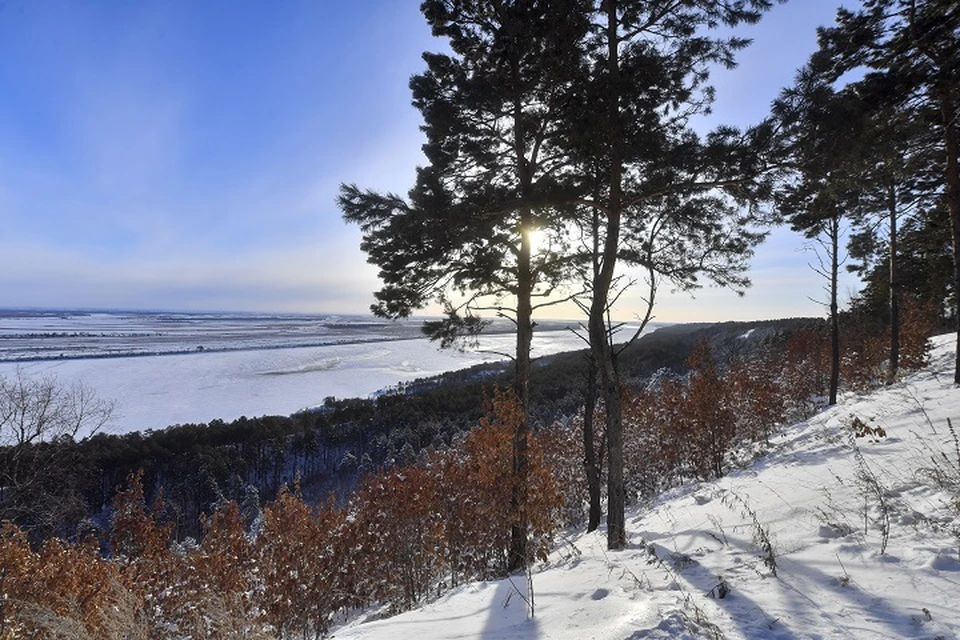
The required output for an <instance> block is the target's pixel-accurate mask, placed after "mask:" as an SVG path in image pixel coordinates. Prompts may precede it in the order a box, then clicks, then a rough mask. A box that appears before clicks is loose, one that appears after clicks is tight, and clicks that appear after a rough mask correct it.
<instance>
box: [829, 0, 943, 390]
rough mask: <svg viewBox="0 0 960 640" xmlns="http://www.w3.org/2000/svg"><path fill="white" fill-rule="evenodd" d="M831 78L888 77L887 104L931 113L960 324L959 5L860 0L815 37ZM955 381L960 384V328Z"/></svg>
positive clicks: (940, 1) (919, 0) (938, 1)
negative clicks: (852, 74)
mask: <svg viewBox="0 0 960 640" xmlns="http://www.w3.org/2000/svg"><path fill="white" fill-rule="evenodd" d="M819 36H820V43H821V49H822V50H824V51H825V52H827V55H828V56H829V58H830V60H831V61H832V68H833V77H834V78H839V77H840V76H841V75H843V74H844V73H846V72H849V71H851V70H862V69H866V70H872V71H875V72H877V73H879V74H883V75H886V76H887V77H888V79H889V82H890V83H891V84H893V85H895V86H896V87H897V91H895V92H890V93H889V94H888V96H887V98H888V100H889V101H890V102H893V103H898V104H909V105H913V106H914V108H917V109H919V110H923V111H924V112H926V113H928V114H929V121H930V122H931V124H932V125H933V129H934V130H935V131H936V134H937V135H936V144H935V146H934V149H935V151H936V152H937V153H938V155H939V156H940V161H939V164H940V175H941V185H940V187H941V189H942V194H943V200H944V202H945V203H946V207H947V210H948V211H949V214H950V220H951V231H952V244H953V294H954V297H953V305H952V310H953V314H952V315H953V318H954V322H955V323H957V322H960V296H958V295H957V292H958V291H960V118H958V114H960V6H958V5H957V3H956V2H954V1H953V0H864V2H863V6H862V8H861V9H860V10H858V11H856V12H854V11H849V10H846V9H840V10H839V11H838V12H837V25H836V26H835V27H832V28H830V29H823V30H821V31H820V33H819ZM957 346H958V349H957V359H956V367H955V373H954V382H956V383H958V384H960V326H958V331H957Z"/></svg>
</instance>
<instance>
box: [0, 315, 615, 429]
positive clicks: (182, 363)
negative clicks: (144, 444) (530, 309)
mask: <svg viewBox="0 0 960 640" xmlns="http://www.w3.org/2000/svg"><path fill="white" fill-rule="evenodd" d="M419 324H420V321H419V320H411V321H409V322H406V323H390V322H384V321H382V320H377V319H374V318H372V317H364V316H289V315H278V316H271V315H252V314H167V313H126V312H109V313H86V312H83V313H77V312H43V313H39V312H33V313H27V312H7V313H6V314H4V313H0V376H7V377H10V376H13V375H16V370H17V369H18V368H19V369H21V370H22V371H24V372H26V373H27V374H30V375H52V376H55V377H56V379H57V380H58V381H59V382H61V383H63V384H67V385H69V384H72V383H73V382H83V383H84V384H86V385H88V386H90V387H92V388H93V390H94V391H95V392H96V393H97V395H98V396H99V397H101V398H103V399H106V400H111V401H114V402H115V403H116V411H115V415H114V418H113V420H112V421H111V422H110V423H108V424H107V425H105V427H104V428H103V429H102V431H103V432H106V433H126V432H129V431H137V430H145V429H162V428H164V427H167V426H170V425H173V424H185V423H201V422H209V421H211V420H213V419H217V418H219V419H222V420H225V421H230V420H234V419H236V418H239V417H240V416H244V415H245V416H248V417H253V416H261V415H289V414H291V413H294V412H296V411H299V410H301V409H305V408H309V407H312V406H316V405H319V404H321V403H322V402H323V400H324V398H326V397H328V396H334V397H337V398H351V397H366V396H369V395H370V394H372V393H375V392H377V391H379V390H382V389H385V388H387V387H391V386H394V385H396V384H398V383H400V382H406V381H410V380H415V379H417V378H424V377H429V376H434V375H437V374H440V373H444V372H446V371H454V370H457V369H463V368H466V367H470V366H472V365H475V364H479V363H482V362H490V361H495V360H502V359H503V356H502V355H500V354H502V353H510V352H511V351H513V349H514V338H513V336H512V335H510V334H506V333H500V334H493V335H489V336H486V337H484V338H483V339H482V340H481V344H480V347H479V348H478V349H474V350H470V351H465V352H461V351H457V350H455V349H445V350H440V349H438V347H437V345H436V344H435V343H431V342H429V341H428V340H425V339H423V338H420V337H417V336H419V335H420V331H419ZM564 324H565V323H549V322H547V323H541V327H543V328H544V329H545V330H542V331H538V332H537V333H536V335H535V337H534V342H533V354H534V356H535V357H536V356H541V355H547V354H551V353H558V352H561V351H568V350H571V349H580V348H583V346H584V343H583V342H582V340H580V338H578V337H577V336H576V335H574V334H573V333H572V332H571V331H569V330H566V329H563V328H562V327H563V325H564ZM629 329H630V327H627V328H625V329H624V331H627V330H629ZM198 347H204V348H203V349H198ZM158 354H159V355H158ZM84 435H86V434H83V433H81V434H78V436H79V437H82V436H84Z"/></svg>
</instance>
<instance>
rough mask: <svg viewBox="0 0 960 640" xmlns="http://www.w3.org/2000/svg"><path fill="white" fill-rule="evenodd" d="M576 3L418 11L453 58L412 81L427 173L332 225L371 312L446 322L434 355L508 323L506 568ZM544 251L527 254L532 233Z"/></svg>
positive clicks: (354, 205) (357, 199)
mask: <svg viewBox="0 0 960 640" xmlns="http://www.w3.org/2000/svg"><path fill="white" fill-rule="evenodd" d="M580 4H581V3H580V2H579V1H578V0H554V1H553V2H546V1H542V2H521V1H514V2H509V1H505V0H427V1H426V2H424V3H423V5H422V7H421V9H422V11H423V13H424V15H425V17H426V18H427V21H428V22H429V23H430V25H431V26H432V28H433V33H434V35H436V36H442V37H445V38H447V39H448V42H449V44H450V48H451V50H452V55H447V54H434V53H427V54H424V60H425V61H426V63H427V71H426V72H425V73H423V74H420V75H417V76H415V77H414V78H413V79H412V80H411V89H412V91H413V97H414V105H415V106H416V107H417V108H418V109H419V110H420V111H421V113H422V114H423V118H424V124H423V127H422V129H423V131H424V133H425V134H426V137H427V142H426V144H425V145H424V148H423V150H424V153H425V155H426V156H427V160H428V165H427V166H425V167H422V168H420V169H419V170H418V176H417V182H416V185H415V186H414V187H413V189H411V191H410V194H409V200H404V199H402V198H399V197H397V196H395V195H391V194H387V195H380V194H376V193H373V192H363V191H361V190H359V189H358V188H357V187H356V186H353V185H349V186H347V185H344V186H342V187H341V195H340V199H339V203H340V207H341V209H342V210H343V212H344V217H345V219H346V220H347V221H349V222H354V223H357V224H359V225H360V226H361V229H362V230H363V233H364V240H363V244H362V245H361V248H362V249H363V250H364V251H366V252H367V253H368V255H369V261H370V262H372V263H374V264H376V265H377V266H378V267H380V277H381V279H382V280H383V282H384V285H385V286H384V287H383V289H381V290H380V291H379V292H377V293H376V297H377V299H378V303H377V304H376V305H375V306H374V307H373V310H374V312H375V313H377V314H378V315H382V316H386V317H393V318H396V317H405V316H407V315H409V314H410V313H411V312H412V311H414V310H416V309H420V308H423V307H424V306H426V305H427V304H429V303H430V302H433V301H435V302H439V303H440V304H442V305H443V307H444V309H445V311H446V317H445V319H444V320H441V321H438V322H431V323H427V324H425V326H424V329H425V331H426V332H427V333H428V334H429V335H430V336H431V337H434V338H439V339H440V340H441V341H442V344H445V345H446V344H450V343H452V342H454V341H455V340H456V339H458V338H461V337H464V336H468V337H469V336H475V335H476V334H477V333H479V331H481V330H482V329H483V327H484V326H485V324H486V321H484V320H481V319H480V317H479V315H478V314H479V313H481V312H495V313H497V314H499V315H505V314H508V313H512V319H513V320H514V322H515V324H516V328H517V344H516V351H515V355H514V364H515V371H516V375H515V381H514V391H515V393H516V395H517V397H518V399H519V400H520V403H521V406H522V407H523V409H524V416H525V417H524V419H523V420H522V421H520V423H519V425H518V427H517V431H516V434H515V441H514V449H513V458H514V462H513V464H514V471H515V476H516V478H515V484H516V491H515V493H514V495H513V497H512V503H513V504H512V507H513V510H514V511H515V512H517V513H519V514H520V517H519V520H518V522H517V523H515V526H514V532H513V538H514V541H515V544H514V549H513V555H512V558H511V562H510V565H511V568H513V569H516V568H520V567H522V566H524V565H525V563H526V561H527V557H526V556H527V554H526V551H525V539H526V534H525V530H526V524H525V522H524V517H523V513H524V503H525V500H526V497H525V491H526V489H525V487H526V475H527V453H526V449H527V440H528V433H529V424H528V420H527V418H526V413H527V411H528V409H529V378H530V345H531V340H532V336H533V320H532V318H533V314H534V311H535V309H536V307H537V303H536V301H537V300H541V301H543V303H544V304H553V303H556V300H554V299H549V297H550V296H551V294H553V293H554V291H555V290H556V289H557V287H558V286H560V285H561V284H562V283H563V282H564V279H565V276H566V273H567V269H568V268H569V266H570V261H569V258H568V256H567V255H566V252H565V251H564V250H563V244H564V242H565V240H564V238H565V233H564V231H563V230H564V223H563V220H564V216H563V211H562V210H560V209H559V208H558V207H556V206H551V205H549V204H543V203H544V201H551V200H555V198H554V197H553V195H554V194H555V193H556V192H558V191H559V190H561V189H562V186H563V183H564V180H565V177H564V167H565V162H564V160H565V159H564V157H563V156H562V154H559V153H557V150H556V145H555V144H554V142H553V140H554V139H555V138H556V137H557V135H558V131H559V126H560V120H559V119H558V114H559V113H560V111H561V109H560V105H561V103H562V101H563V100H565V99H566V97H565V89H566V83H564V81H563V76H564V73H565V68H566V65H568V64H569V60H570V57H571V53H572V52H573V49H572V48H571V45H572V44H573V43H576V42H578V41H579V40H580V39H581V38H582V35H581V33H582V31H583V29H585V28H586V23H585V22H584V21H583V20H581V19H579V18H581V17H582V16H583V15H584V14H583V11H582V10H581V7H580ZM535 232H539V233H542V234H546V236H547V238H548V239H549V240H550V242H551V250H550V251H543V252H540V253H537V254H534V252H533V242H532V238H533V234H534V233H535Z"/></svg>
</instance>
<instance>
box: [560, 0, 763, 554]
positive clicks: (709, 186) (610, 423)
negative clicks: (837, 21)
mask: <svg viewBox="0 0 960 640" xmlns="http://www.w3.org/2000/svg"><path fill="white" fill-rule="evenodd" d="M770 6H771V2H768V1H765V0H737V1H734V2H712V1H705V0H701V1H696V2H685V3H649V2H642V1H629V0H604V1H603V2H601V3H600V4H599V7H597V8H596V9H594V11H593V13H592V19H591V21H592V25H593V29H592V31H591V33H590V36H589V37H588V38H587V39H586V40H584V42H583V45H582V46H583V54H582V58H581V61H580V67H579V69H578V72H579V75H578V77H577V78H576V79H575V81H574V85H573V88H572V92H573V96H574V100H573V101H572V103H571V105H570V107H569V109H568V115H567V116H566V119H567V121H568V122H570V123H571V125H570V126H569V127H568V131H569V132H570V135H569V136H568V139H567V147H568V149H569V150H570V153H571V158H572V162H573V163H574V164H575V166H576V167H577V173H578V174H579V176H580V178H581V182H580V189H581V194H582V198H581V199H580V200H579V203H580V204H581V205H582V206H583V207H584V208H585V209H586V210H587V213H586V214H585V215H584V219H585V220H591V221H598V222H599V224H597V225H596V227H595V228H596V236H595V237H596V240H595V241H594V242H595V244H594V246H595V247H596V251H597V255H598V258H597V259H596V262H595V263H594V264H595V265H596V268H595V269H593V270H592V272H591V273H590V281H589V286H588V289H589V295H590V303H589V305H586V306H587V307H588V333H589V339H590V345H591V350H592V352H593V357H594V360H595V362H596V363H597V367H598V370H599V381H600V386H601V389H602V394H601V395H602V397H603V401H604V409H605V416H606V438H607V451H606V457H607V468H608V473H607V500H608V508H607V512H608V513H607V535H608V539H607V545H608V547H609V548H611V549H622V548H624V547H625V546H626V529H625V521H624V509H625V500H626V495H625V488H624V487H625V484H624V477H623V465H624V462H623V418H622V414H621V406H620V405H621V398H620V389H621V382H620V375H619V372H618V369H617V362H616V356H617V352H616V350H615V349H614V347H613V345H612V344H611V335H612V332H611V330H610V327H609V324H608V319H609V314H610V311H611V307H612V305H613V303H614V302H615V301H616V298H617V297H618V294H617V284H616V282H617V281H616V273H617V265H618V263H620V264H628V265H629V264H634V265H639V266H641V267H642V268H644V269H645V270H646V271H647V273H648V274H649V278H650V281H649V284H650V295H649V297H648V304H649V307H648V309H652V305H653V300H654V297H655V295H654V294H655V292H656V286H657V279H658V278H665V279H667V280H669V281H671V282H673V283H675V284H679V285H680V286H681V288H683V287H684V286H686V287H693V286H696V285H697V278H698V276H700V275H706V276H707V277H709V278H710V279H712V280H714V281H715V282H717V283H719V284H721V285H732V286H735V287H737V286H745V285H746V284H748V280H747V279H746V278H745V277H743V269H744V268H745V261H746V258H748V257H749V253H750V247H751V246H752V245H753V244H755V243H756V242H758V241H759V240H760V239H761V237H762V236H760V235H759V234H751V233H750V231H749V228H748V227H747V226H746V225H745V224H742V223H744V222H746V221H745V220H740V221H738V222H740V223H741V224H736V223H735V222H733V220H732V219H731V218H730V217H728V216H729V215H730V214H731V213H732V211H733V205H734V204H735V203H737V202H738V201H739V202H741V203H742V202H743V201H744V200H746V199H747V198H749V197H751V196H756V195H758V194H757V192H755V191H754V189H753V188H751V187H756V186H757V185H751V180H752V179H755V178H756V176H757V175H758V174H760V173H761V172H762V165H763V164H764V162H763V156H762V154H759V153H758V149H759V148H760V147H761V146H762V145H761V143H765V142H768V139H767V138H768V135H769V129H767V128H766V127H758V128H757V129H754V130H752V131H750V132H749V133H747V134H743V133H741V132H739V131H736V130H733V129H730V128H724V129H721V130H718V131H717V132H716V133H715V134H714V135H712V136H710V137H709V138H708V139H707V140H706V141H701V140H700V139H699V138H698V136H696V135H695V134H694V133H693V132H692V130H691V129H690V127H689V119H690V117H691V116H692V115H694V114H696V113H699V112H702V111H703V110H704V109H706V107H707V105H708V104H709V102H710V100H711V98H712V95H713V92H712V90H711V89H710V88H709V87H707V86H706V84H705V83H706V80H707V78H708V68H709V65H711V64H724V65H727V66H733V64H734V54H735V52H736V51H737V50H739V49H741V48H743V47H744V46H746V45H747V44H748V41H747V40H744V39H742V38H730V39H721V38H715V37H710V36H709V35H704V31H707V30H708V29H709V28H712V27H716V26H718V25H720V24H724V25H726V26H736V25H738V24H741V23H753V22H756V21H757V20H759V18H760V16H761V14H762V12H763V11H764V10H766V9H768V8H769V7H770ZM597 212H599V213H600V216H599V217H596V213H597ZM701 223H702V226H701ZM665 228H669V229H675V230H676V234H671V233H663V230H664V229H665ZM651 234H655V235H654V237H653V238H651ZM667 238H670V240H669V241H668V240H667ZM670 247H673V248H674V249H675V250H676V251H675V252H672V251H670V250H669V248H670ZM691 255H695V256H697V257H701V258H703V260H700V261H697V259H696V258H694V259H693V260H692V261H691V263H690V264H689V265H686V264H685V263H684V259H685V257H689V256H691ZM704 265H709V266H708V267H704ZM648 318H649V313H648ZM585 428H590V425H585Z"/></svg>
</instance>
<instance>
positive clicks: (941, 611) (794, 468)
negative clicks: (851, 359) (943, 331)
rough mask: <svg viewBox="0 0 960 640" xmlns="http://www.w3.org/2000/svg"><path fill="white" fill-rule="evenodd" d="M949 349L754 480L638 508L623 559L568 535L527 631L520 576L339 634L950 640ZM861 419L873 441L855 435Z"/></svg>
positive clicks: (772, 462) (434, 638) (959, 479)
mask: <svg viewBox="0 0 960 640" xmlns="http://www.w3.org/2000/svg"><path fill="white" fill-rule="evenodd" d="M954 340H955V337H954V336H943V337H940V338H937V339H935V350H934V353H933V362H932V365H931V366H930V367H929V368H928V369H926V370H924V371H922V372H920V373H917V374H915V375H911V376H910V377H908V378H907V379H905V380H904V381H903V382H901V383H899V384H897V385H895V386H893V387H890V388H887V389H883V390H881V391H878V392H876V393H874V394H871V395H866V396H853V395H850V396H847V397H844V398H843V399H842V402H841V403H840V404H839V405H838V406H836V407H834V408H831V409H830V410H827V411H824V412H823V413H821V414H819V415H817V416H816V417H814V418H812V419H811V420H809V421H807V422H804V423H801V424H797V425H794V426H792V427H789V428H787V429H785V430H784V431H783V432H782V433H781V435H779V436H777V437H776V438H774V439H773V441H772V443H771V446H770V448H769V450H767V451H766V452H758V453H759V454H758V457H757V458H756V459H755V460H754V463H753V464H752V465H750V466H749V467H748V468H745V469H742V470H739V471H737V472H734V473H731V474H730V475H729V476H727V477H725V478H723V479H721V480H718V481H716V482H709V483H702V484H699V485H693V486H688V487H685V488H683V489H680V490H676V491H674V492H671V494H669V495H665V496H663V497H661V498H660V499H659V500H657V501H656V502H655V503H653V504H651V505H646V506H644V507H637V508H634V509H633V510H632V511H631V512H630V513H628V515H627V527H628V535H629V540H630V545H629V548H628V549H626V550H624V551H620V552H609V551H607V550H606V549H605V532H604V531H602V530H601V531H599V532H596V533H592V534H582V533H581V534H570V535H569V537H568V539H567V540H565V541H564V542H563V544H561V545H560V546H559V547H558V549H557V550H556V551H555V552H554V553H553V554H552V556H551V559H550V561H549V562H548V563H546V564H544V565H541V566H538V567H536V569H535V570H534V572H533V587H534V588H533V592H534V605H535V606H534V615H533V616H531V615H530V614H529V611H528V607H527V605H526V602H525V600H524V596H526V594H527V586H526V583H525V580H524V579H523V578H522V577H514V578H513V579H512V580H502V581H498V582H489V583H478V584H472V585H468V586H465V587H462V588H459V589H457V590H454V591H453V592H450V593H448V594H446V595H444V596H443V597H441V598H440V599H439V600H437V601H436V602H433V603H432V604H429V605H428V606H426V607H424V608H422V609H420V610H416V611H411V612H408V613H405V614H403V615H400V616H397V617H394V618H390V619H386V620H380V621H376V622H367V623H363V624H354V626H351V627H349V628H344V629H341V630H340V631H339V632H337V633H336V634H335V637H336V638H338V639H341V640H348V639H350V640H379V639H384V640H387V639H390V640H392V639H394V638H417V640H439V639H449V638H482V639H484V640H501V639H502V640H506V639H513V638H543V639H550V640H588V639H590V638H596V639H628V640H644V639H667V638H680V639H692V638H727V639H730V640H734V639H747V638H749V639H758V638H763V639H768V638H769V639H783V640H786V639H792V638H804V639H807V638H810V639H819V638H822V639H826V638H837V639H840V638H843V639H858V640H859V639H880V638H930V639H933V638H945V639H946V638H957V637H958V633H960V560H958V558H960V555H958V554H960V517H958V514H960V446H958V444H957V438H956V436H955V435H954V434H955V432H954V433H952V432H951V429H950V428H949V427H948V422H947V421H948V419H949V420H951V421H952V424H953V427H954V428H955V429H960V389H958V388H957V387H956V386H955V385H954V384H953V382H952V380H953V374H952V364H953V351H952V347H951V345H952V344H953V343H954ZM854 418H857V419H859V420H860V421H862V423H863V425H866V426H867V427H869V428H870V429H871V430H872V431H874V435H873V436H868V437H860V438H855V437H854V436H853V427H852V425H853V423H854ZM877 427H879V428H880V429H881V430H882V432H883V433H885V435H880V432H879V431H876V428H877ZM861 432H865V429H863V428H862V427H861ZM721 584H722V585H723V586H721ZM721 595H722V596H723V597H721Z"/></svg>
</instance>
